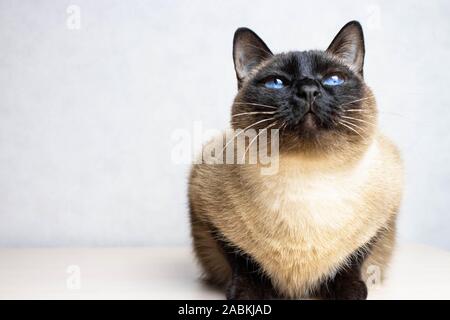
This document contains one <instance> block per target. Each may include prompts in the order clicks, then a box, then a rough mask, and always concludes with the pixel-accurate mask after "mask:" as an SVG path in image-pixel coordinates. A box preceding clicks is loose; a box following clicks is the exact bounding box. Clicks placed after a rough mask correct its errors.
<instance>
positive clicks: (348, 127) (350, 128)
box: [339, 122, 365, 139]
mask: <svg viewBox="0 0 450 320" xmlns="http://www.w3.org/2000/svg"><path fill="white" fill-rule="evenodd" d="M339 124H340V125H342V126H344V127H346V128H347V129H349V130H351V131H353V132H355V133H356V134H357V135H359V136H360V137H361V138H363V139H365V138H364V137H363V136H362V135H361V134H360V133H359V132H358V131H356V130H355V129H353V128H352V127H350V126H348V125H346V124H344V123H342V122H339Z"/></svg>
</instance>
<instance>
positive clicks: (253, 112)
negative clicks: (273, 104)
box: [232, 111, 278, 117]
mask: <svg viewBox="0 0 450 320" xmlns="http://www.w3.org/2000/svg"><path fill="white" fill-rule="evenodd" d="M277 112H278V111H252V112H242V113H237V114H234V115H232V117H238V116H243V115H252V114H275V113H277Z"/></svg>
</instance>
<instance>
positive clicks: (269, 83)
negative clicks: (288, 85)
mask: <svg viewBox="0 0 450 320" xmlns="http://www.w3.org/2000/svg"><path fill="white" fill-rule="evenodd" d="M264 86H265V87H266V88H269V89H282V88H284V82H283V80H281V79H280V78H270V79H268V80H266V82H264Z"/></svg>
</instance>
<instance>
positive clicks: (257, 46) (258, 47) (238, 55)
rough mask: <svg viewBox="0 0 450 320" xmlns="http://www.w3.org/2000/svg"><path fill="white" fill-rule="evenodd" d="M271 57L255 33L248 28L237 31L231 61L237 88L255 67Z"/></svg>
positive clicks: (268, 50) (270, 53)
mask: <svg viewBox="0 0 450 320" xmlns="http://www.w3.org/2000/svg"><path fill="white" fill-rule="evenodd" d="M271 56H273V54H272V52H271V51H270V49H269V48H268V47H267V45H266V44H265V43H264V41H262V40H261V38H260V37H258V35H257V34H256V33H254V32H253V31H252V30H250V29H248V28H239V29H237V30H236V32H235V33H234V39H233V60H234V69H235V70H236V77H237V80H238V87H239V88H240V87H241V85H242V82H243V81H244V80H245V78H247V77H248V75H249V74H250V72H251V71H252V70H253V69H254V68H255V67H257V66H258V65H259V64H260V63H261V62H263V61H264V60H266V59H268V58H270V57H271Z"/></svg>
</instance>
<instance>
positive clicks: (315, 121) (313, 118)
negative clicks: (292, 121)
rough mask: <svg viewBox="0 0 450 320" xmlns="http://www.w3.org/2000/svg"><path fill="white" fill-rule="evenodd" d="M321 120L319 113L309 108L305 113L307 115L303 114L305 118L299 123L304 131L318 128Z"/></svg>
mask: <svg viewBox="0 0 450 320" xmlns="http://www.w3.org/2000/svg"><path fill="white" fill-rule="evenodd" d="M319 122H320V119H319V118H318V116H317V114H316V113H315V112H314V111H312V110H309V111H308V112H306V113H305V115H304V116H303V118H302V119H301V121H300V123H299V124H300V129H301V130H302V131H313V130H317V129H318V128H319Z"/></svg>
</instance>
